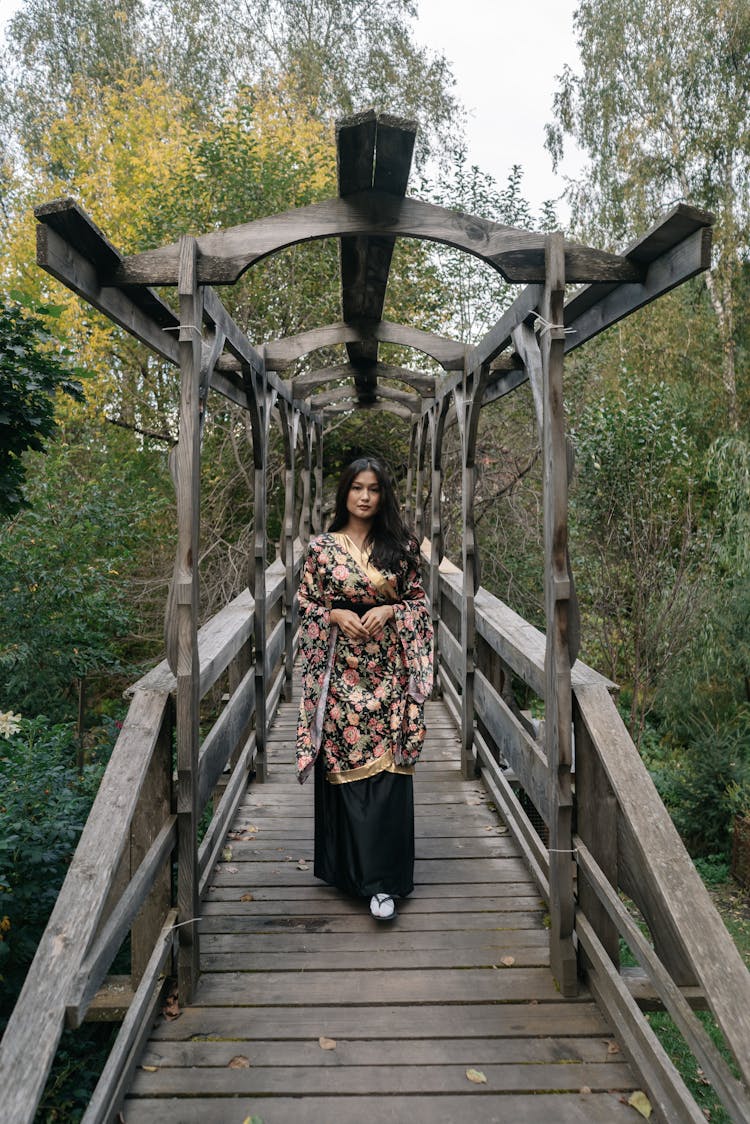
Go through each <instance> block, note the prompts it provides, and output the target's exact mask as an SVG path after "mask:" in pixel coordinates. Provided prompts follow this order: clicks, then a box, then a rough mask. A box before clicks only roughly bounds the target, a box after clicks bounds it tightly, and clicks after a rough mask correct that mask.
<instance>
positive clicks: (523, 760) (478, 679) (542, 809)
mask: <svg viewBox="0 0 750 1124" xmlns="http://www.w3.org/2000/svg"><path fill="white" fill-rule="evenodd" d="M474 702H475V706H476V714H477V717H481V719H482V721H483V723H484V725H485V727H486V728H487V732H488V734H489V735H490V737H491V739H492V742H493V743H494V746H495V747H496V748H497V749H498V750H499V752H500V755H501V757H502V758H503V759H504V760H505V761H506V762H507V764H508V765H509V766H510V768H511V769H512V770H513V772H514V773H515V775H516V777H517V778H518V780H519V781H520V783H521V786H522V788H523V789H524V791H525V792H526V793H527V794H528V796H529V797H530V799H531V800H532V802H533V804H534V807H535V808H536V810H537V811H538V812H539V815H540V816H541V817H542V819H543V820H544V822H545V823H546V824H547V826H549V820H550V799H549V777H548V769H547V759H546V757H545V756H544V753H543V751H542V750H541V748H540V747H539V746H538V745H537V744H536V742H535V741H534V739H533V738H532V737H530V736H529V734H528V733H527V732H526V730H525V729H524V728H523V726H522V725H521V723H520V722H519V721H518V719H517V718H516V716H515V715H514V714H513V713H512V712H511V711H510V709H509V708H508V706H507V705H506V704H505V702H504V700H503V698H502V696H501V695H500V694H499V693H498V692H497V691H496V690H495V688H494V687H493V686H492V684H491V683H490V682H489V680H488V679H487V678H486V677H485V676H484V675H483V674H482V672H481V671H479V670H477V671H476V672H475V676H474Z"/></svg>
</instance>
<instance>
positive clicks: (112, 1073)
mask: <svg viewBox="0 0 750 1124" xmlns="http://www.w3.org/2000/svg"><path fill="white" fill-rule="evenodd" d="M176 920H177V910H176V909H173V910H170V912H169V913H168V914H167V917H166V920H165V922H164V925H163V927H162V930H161V933H160V935H159V937H158V939H157V941H156V942H155V944H154V949H153V952H152V954H151V957H150V959H149V961H148V964H147V965H146V968H145V970H144V972H143V977H142V979H141V982H140V984H139V985H138V989H137V991H136V993H135V995H134V996H133V1001H132V1003H131V1004H130V1006H129V1007H128V1010H127V1012H126V1014H125V1017H124V1019H123V1022H122V1026H121V1027H120V1031H119V1033H118V1035H117V1038H116V1040H115V1044H114V1046H113V1048H112V1050H111V1051H110V1054H109V1057H108V1058H107V1060H106V1062H105V1063H104V1068H103V1070H102V1072H101V1075H100V1077H99V1080H98V1082H97V1084H96V1088H95V1089H94V1092H93V1094H92V1096H91V1099H90V1101H89V1103H88V1106H87V1108H86V1112H85V1113H84V1116H83V1121H84V1122H85V1124H105V1122H107V1124H108V1122H109V1121H110V1120H111V1119H112V1117H113V1114H114V1113H116V1112H117V1111H118V1109H119V1108H120V1106H121V1104H122V1101H123V1098H124V1096H125V1091H126V1088H127V1086H128V1085H129V1083H130V1081H131V1079H132V1076H133V1071H134V1070H135V1066H136V1063H137V1061H138V1055H139V1054H140V1052H141V1049H142V1047H143V1043H144V1041H145V1039H146V1038H147V1036H148V1033H149V1030H150V1029H151V1026H152V1023H153V1021H154V1016H155V1014H156V1011H157V1010H158V1008H159V1006H160V1005H161V1001H162V997H163V994H164V991H165V988H166V980H164V979H163V978H162V972H163V971H164V968H165V966H166V964H167V961H168V959H169V957H170V956H171V954H172V948H173V945H174V935H175V929H174V924H175V921H176Z"/></svg>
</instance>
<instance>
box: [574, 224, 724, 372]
mask: <svg viewBox="0 0 750 1124" xmlns="http://www.w3.org/2000/svg"><path fill="white" fill-rule="evenodd" d="M711 236H712V235H711V228H710V226H706V225H704V226H700V227H698V228H697V229H696V230H694V231H693V232H692V233H690V234H688V236H687V238H685V239H684V241H682V242H678V243H677V245H674V246H671V247H670V248H669V249H667V250H665V251H664V252H663V254H662V255H661V256H660V257H658V258H655V259H654V260H653V261H652V262H650V264H649V265H647V266H646V267H645V268H646V273H645V277H644V279H643V281H641V282H637V283H629V284H622V285H617V286H606V287H605V286H600V285H596V286H588V287H587V288H585V289H583V290H581V291H579V292H578V293H574V294H573V296H572V297H571V298H570V300H569V301H568V302H567V304H566V306H565V323H566V326H567V327H568V328H569V329H570V333H569V335H568V337H567V339H566V341H565V350H566V351H572V350H574V349H575V348H576V347H580V346H581V344H583V343H586V341H587V340H590V339H592V338H593V337H594V336H596V335H598V334H599V333H600V332H603V331H604V330H605V329H606V328H611V327H612V325H613V324H616V323H617V322H618V321H619V320H622V319H624V317H626V316H629V315H630V313H631V312H635V311H636V310H637V309H639V308H643V307H644V305H647V304H650V303H651V301H653V300H656V298H657V297H661V296H663V295H664V294H665V293H668V292H669V291H670V289H674V288H676V287H677V286H678V285H681V284H682V283H683V281H687V280H689V278H691V277H695V276H696V274H698V273H702V272H703V271H704V270H706V269H708V268H709V266H710V264H711ZM602 290H604V291H602Z"/></svg>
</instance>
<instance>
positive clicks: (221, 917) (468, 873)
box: [123, 682, 638, 1124]
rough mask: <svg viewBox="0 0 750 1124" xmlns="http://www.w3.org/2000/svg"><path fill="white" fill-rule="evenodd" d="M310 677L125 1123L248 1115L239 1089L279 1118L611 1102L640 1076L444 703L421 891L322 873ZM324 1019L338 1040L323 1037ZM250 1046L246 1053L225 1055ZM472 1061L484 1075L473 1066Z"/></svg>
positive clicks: (431, 758)
mask: <svg viewBox="0 0 750 1124" xmlns="http://www.w3.org/2000/svg"><path fill="white" fill-rule="evenodd" d="M298 689H299V685H298V683H296V682H295V697H294V698H293V699H292V700H289V701H286V702H283V703H282V704H281V707H280V710H279V712H278V718H277V720H276V723H275V724H274V726H273V727H272V728H271V730H270V731H269V734H268V741H267V755H268V776H267V780H266V782H265V784H264V785H262V786H255V785H253V786H251V788H250V789H249V791H248V793H247V796H246V798H245V799H244V800H243V802H242V805H241V806H240V807H239V808H238V811H237V815H236V817H235V822H234V825H233V831H232V833H231V834H230V837H229V838H228V839H227V845H228V846H229V847H230V848H231V855H230V856H229V857H228V859H227V860H225V861H222V862H220V863H219V864H218V866H217V867H216V868H215V871H214V874H213V877H212V880H211V885H210V887H209V888H208V889H207V893H206V901H205V903H204V914H203V920H202V925H201V932H202V944H201V955H202V965H201V967H202V970H203V975H202V977H201V981H200V984H199V987H198V990H197V993H196V996H195V1000H194V1002H193V1003H192V1004H191V1005H190V1006H188V1007H187V1008H185V1009H184V1010H183V1013H182V1015H181V1016H180V1018H179V1019H177V1020H175V1021H173V1022H166V1021H164V1020H157V1024H156V1026H155V1027H154V1030H153V1033H152V1035H151V1038H150V1041H149V1043H148V1044H147V1046H146V1049H145V1052H144V1053H143V1055H142V1056H141V1059H140V1066H141V1068H140V1069H138V1070H137V1071H136V1076H135V1080H134V1082H133V1084H132V1085H131V1087H130V1090H129V1093H128V1097H127V1099H126V1102H125V1106H124V1110H123V1111H124V1115H125V1118H126V1119H127V1120H128V1122H129V1124H130V1122H131V1121H132V1120H138V1119H144V1118H145V1117H144V1115H143V1113H144V1112H145V1111H150V1112H156V1111H158V1114H159V1119H165V1120H170V1119H172V1120H191V1119H193V1116H192V1115H191V1114H192V1113H193V1112H194V1111H195V1109H196V1105H198V1106H200V1112H201V1113H202V1119H203V1120H206V1119H210V1120H212V1121H213V1120H221V1119H223V1118H224V1117H223V1114H224V1113H231V1119H232V1120H234V1119H236V1116H237V1112H238V1108H239V1106H240V1105H245V1104H246V1105H251V1106H252V1109H248V1110H247V1113H245V1115H247V1114H248V1113H249V1112H250V1111H252V1112H254V1113H255V1114H256V1115H260V1116H261V1117H262V1119H263V1120H264V1121H268V1122H269V1124H272V1122H273V1121H275V1120H286V1119H295V1120H298V1119H305V1118H306V1114H311V1116H310V1118H311V1119H312V1118H314V1119H325V1120H332V1121H335V1120H337V1119H340V1120H342V1121H343V1120H353V1119H359V1118H367V1119H368V1120H369V1119H372V1118H375V1119H377V1116H375V1117H373V1114H372V1112H371V1106H375V1111H376V1112H377V1111H378V1110H379V1107H382V1106H386V1105H387V1106H388V1115H387V1116H385V1117H383V1119H389V1120H392V1121H393V1120H400V1119H404V1118H405V1117H403V1116H401V1115H399V1114H400V1113H401V1112H402V1111H403V1109H404V1107H405V1106H408V1117H406V1118H408V1119H417V1120H419V1119H429V1118H430V1116H429V1115H427V1116H425V1115H423V1113H424V1112H425V1111H427V1110H429V1113H430V1114H433V1115H432V1119H455V1120H462V1119H471V1120H472V1121H473V1120H475V1119H480V1120H481V1119H482V1116H481V1115H479V1116H478V1115H477V1106H480V1107H481V1106H482V1105H485V1104H488V1103H489V1101H488V1099H487V1098H488V1097H489V1098H491V1099H492V1103H493V1114H492V1115H490V1116H488V1117H487V1119H502V1120H505V1119H516V1118H517V1119H519V1120H525V1119H534V1117H533V1115H532V1116H529V1115H528V1112H529V1111H533V1112H535V1111H536V1109H537V1106H538V1104H540V1103H541V1100H540V1098H543V1099H544V1103H545V1105H546V1107H545V1112H546V1114H547V1124H549V1120H555V1121H558V1120H560V1121H565V1120H566V1119H568V1118H569V1119H570V1120H576V1121H579V1122H581V1121H585V1122H588V1121H598V1120H605V1119H606V1120H613V1119H617V1116H616V1115H612V1114H609V1115H606V1113H605V1108H607V1109H609V1108H610V1107H611V1108H613V1110H614V1112H615V1114H616V1112H617V1108H616V1107H615V1106H617V1105H618V1104H619V1101H618V1100H617V1096H616V1095H614V1094H613V1093H612V1092H611V1090H618V1091H622V1093H623V1094H624V1093H629V1092H630V1091H631V1090H632V1089H633V1088H635V1087H636V1086H637V1084H638V1082H637V1080H636V1078H635V1076H634V1074H633V1072H632V1070H631V1068H630V1067H629V1065H628V1064H627V1063H626V1062H625V1060H624V1056H623V1055H622V1054H618V1053H612V1050H611V1048H610V1042H611V1040H612V1038H611V1033H612V1032H611V1028H610V1027H609V1026H608V1025H607V1023H606V1022H605V1020H603V1019H602V1016H601V1015H600V1014H599V1012H598V1011H597V1010H596V1008H595V1007H594V1006H593V1005H592V1003H591V1001H590V998H589V996H588V995H587V993H586V992H585V991H582V993H581V994H580V995H579V996H578V997H577V998H576V999H575V1000H574V1001H572V1002H563V1001H562V1000H561V997H560V993H559V991H558V989H557V987H556V986H555V983H554V980H553V978H552V974H551V972H550V969H549V966H548V947H547V930H546V929H545V927H544V924H543V914H544V909H545V907H544V906H543V905H542V902H541V900H540V898H539V897H538V894H537V890H536V888H535V886H534V884H533V881H532V880H531V879H530V877H529V875H528V873H527V870H526V868H525V866H524V864H523V863H522V862H521V861H520V858H519V855H520V850H519V848H518V846H517V844H516V843H515V841H514V840H513V839H512V838H511V837H510V835H509V834H508V833H507V831H505V829H504V828H503V825H502V824H501V823H499V821H498V819H497V816H496V814H495V813H494V811H493V810H492V809H491V808H490V807H489V805H490V804H491V802H492V801H491V798H489V797H488V795H487V792H486V790H485V789H484V786H483V785H482V784H481V783H480V782H479V781H468V782H462V781H461V774H460V768H459V765H460V741H459V739H458V737H457V735H456V731H455V727H454V726H453V725H452V723H451V722H450V719H448V718H447V715H446V712H445V710H444V708H443V706H442V704H440V703H429V704H428V722H431V725H430V726H429V734H428V743H427V748H426V751H425V759H424V761H423V762H421V763H420V766H419V767H418V773H417V776H416V778H415V803H416V835H417V862H416V870H415V882H416V887H415V891H414V893H413V894H412V895H411V896H410V897H409V898H408V899H407V900H405V901H402V902H400V903H399V908H398V914H397V918H396V920H395V921H394V922H393V923H392V924H389V925H388V926H384V925H382V924H381V923H379V922H377V921H375V920H374V919H373V918H372V917H371V916H370V915H369V911H368V909H367V903H366V902H362V901H359V900H356V899H350V898H347V897H344V896H343V895H341V894H339V893H338V891H336V890H334V889H332V888H330V887H326V886H323V885H322V884H321V883H320V882H318V881H317V880H316V879H315V878H314V877H313V871H312V861H311V860H312V819H311V816H312V797H313V793H312V786H309V785H306V786H303V787H302V788H300V787H299V785H298V784H297V782H296V781H295V780H294V777H293V773H292V771H291V768H292V765H291V762H292V755H293V731H294V726H295V718H296V709H297V706H298V699H299V695H298ZM301 860H302V861H301ZM300 868H301V869H300ZM321 1035H324V1036H327V1037H330V1038H333V1039H335V1040H336V1048H335V1049H333V1050H328V1051H324V1050H321V1048H320V1045H319V1042H318V1039H319V1037H320V1036H321ZM237 1056H243V1057H246V1058H247V1059H248V1063H249V1064H248V1065H247V1066H243V1067H242V1068H233V1067H231V1066H230V1065H229V1063H230V1062H231V1061H232V1059H233V1058H236V1057H237ZM144 1066H145V1067H154V1068H153V1069H151V1068H142V1067H144ZM477 1067H478V1068H480V1069H481V1070H482V1071H483V1072H484V1073H485V1075H486V1077H487V1085H486V1086H481V1087H480V1086H474V1085H472V1083H471V1082H470V1081H469V1080H468V1079H467V1077H466V1070H467V1069H469V1068H477ZM584 1086H585V1087H586V1088H589V1089H591V1090H592V1092H591V1093H588V1094H585V1095H581V1094H580V1092H579V1090H580V1089H581V1088H582V1087H584ZM549 1089H555V1090H557V1092H556V1093H555V1094H554V1095H553V1094H549V1093H548V1092H547V1093H545V1092H543V1090H549ZM290 1098H293V1101H292V1100H290ZM404 1098H408V1099H406V1100H405V1099H404ZM469 1098H471V1100H470V1099H469ZM519 1098H522V1099H520V1100H519ZM292 1103H293V1104H294V1106H295V1107H294V1109H293V1110H292V1109H291V1108H290V1107H289V1106H291V1105H292ZM425 1106H427V1110H426V1109H425ZM241 1111H242V1112H245V1110H244V1108H243V1109H242V1110H241ZM629 1111H632V1110H629ZM519 1112H521V1113H522V1114H521V1115H516V1114H517V1113H519ZM435 1113H437V1116H435V1115H434V1114H435ZM446 1113H448V1115H447V1116H446ZM523 1113H525V1114H526V1115H523ZM363 1114H364V1116H363ZM509 1114H510V1115H509ZM566 1114H567V1115H566ZM229 1118H230V1117H229V1116H227V1119H229ZM242 1118H243V1119H244V1116H243V1117H242Z"/></svg>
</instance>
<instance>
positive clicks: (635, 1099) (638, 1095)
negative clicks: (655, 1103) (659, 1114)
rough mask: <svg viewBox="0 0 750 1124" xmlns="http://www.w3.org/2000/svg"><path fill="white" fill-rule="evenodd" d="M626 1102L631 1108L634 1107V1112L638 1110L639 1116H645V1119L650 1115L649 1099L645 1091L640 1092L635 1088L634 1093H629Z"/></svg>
mask: <svg viewBox="0 0 750 1124" xmlns="http://www.w3.org/2000/svg"><path fill="white" fill-rule="evenodd" d="M628 1104H629V1105H630V1107H631V1108H634V1109H635V1111H636V1112H640V1114H641V1116H645V1118H646V1120H648V1118H649V1117H650V1115H651V1112H652V1108H651V1101H650V1100H649V1099H648V1097H647V1096H646V1094H645V1093H643V1092H641V1090H640V1089H636V1091H635V1092H634V1093H631V1094H630V1096H629V1097H628Z"/></svg>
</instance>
